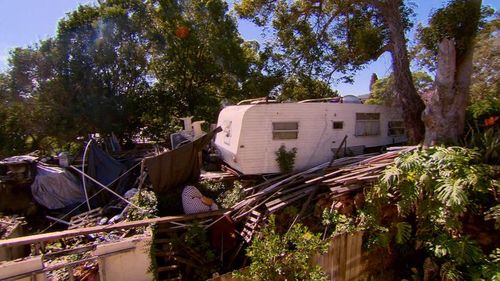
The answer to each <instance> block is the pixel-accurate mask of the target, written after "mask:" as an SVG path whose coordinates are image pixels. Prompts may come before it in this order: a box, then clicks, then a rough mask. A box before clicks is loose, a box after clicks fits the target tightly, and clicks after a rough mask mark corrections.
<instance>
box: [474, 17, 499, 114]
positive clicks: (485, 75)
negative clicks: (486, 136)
mask: <svg viewBox="0 0 500 281" xmlns="http://www.w3.org/2000/svg"><path fill="white" fill-rule="evenodd" d="M498 34H500V13H497V14H496V15H495V17H494V19H492V20H491V21H489V22H488V23H486V25H485V26H484V28H482V29H481V31H480V32H479V33H478V35H477V38H476V41H475V48H474V58H473V67H474V71H473V73H472V81H471V82H472V84H471V87H470V106H469V108H468V111H470V112H471V113H472V116H473V117H474V119H478V120H479V119H481V118H484V117H489V116H493V115H500V62H499V61H498V59H497V57H498V53H500V46H499V45H498Z"/></svg>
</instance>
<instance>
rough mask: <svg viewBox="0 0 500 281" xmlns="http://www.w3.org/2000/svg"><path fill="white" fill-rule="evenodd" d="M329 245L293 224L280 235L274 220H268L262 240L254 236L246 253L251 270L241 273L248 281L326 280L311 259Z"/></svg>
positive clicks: (325, 249) (324, 250)
mask: <svg viewBox="0 0 500 281" xmlns="http://www.w3.org/2000/svg"><path fill="white" fill-rule="evenodd" d="M327 249H328V242H327V241H322V240H321V238H320V236H319V234H313V233H311V232H309V231H308V229H307V228H306V227H305V226H303V225H301V224H295V225H294V226H293V227H292V228H291V229H290V231H288V232H286V233H285V234H283V235H281V234H279V233H278V232H277V231H276V227H275V217H274V216H271V217H270V219H269V225H268V226H266V227H265V228H264V229H263V231H262V233H261V236H260V237H258V236H255V237H254V239H253V240H252V244H251V245H250V247H249V248H248V249H247V256H248V257H250V259H251V264H250V268H249V270H248V271H246V272H244V273H242V275H243V276H241V277H243V278H245V279H248V280H327V279H326V274H325V273H324V272H323V271H322V270H321V268H320V267H319V266H317V265H312V263H311V259H312V257H313V255H315V254H317V253H325V252H326V251H327Z"/></svg>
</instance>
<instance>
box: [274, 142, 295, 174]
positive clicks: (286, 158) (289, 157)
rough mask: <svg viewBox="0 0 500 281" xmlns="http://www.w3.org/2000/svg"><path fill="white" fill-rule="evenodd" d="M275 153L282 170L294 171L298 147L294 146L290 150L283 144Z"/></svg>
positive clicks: (284, 171) (286, 171) (285, 171)
mask: <svg viewBox="0 0 500 281" xmlns="http://www.w3.org/2000/svg"><path fill="white" fill-rule="evenodd" d="M275 154H276V162H278V166H279V168H280V171H281V172H282V173H284V174H286V173H290V172H292V171H293V167H294V165H295V156H296V155H297V148H296V147H294V148H292V149H290V150H287V149H286V146H285V145H284V144H282V145H281V146H280V148H279V149H278V150H277V151H276V153H275Z"/></svg>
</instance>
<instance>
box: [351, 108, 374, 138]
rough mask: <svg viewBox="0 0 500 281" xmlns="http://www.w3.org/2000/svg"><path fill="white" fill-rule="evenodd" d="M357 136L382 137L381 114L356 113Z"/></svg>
mask: <svg viewBox="0 0 500 281" xmlns="http://www.w3.org/2000/svg"><path fill="white" fill-rule="evenodd" d="M355 135H356V136H378V135H380V113H356V132H355Z"/></svg>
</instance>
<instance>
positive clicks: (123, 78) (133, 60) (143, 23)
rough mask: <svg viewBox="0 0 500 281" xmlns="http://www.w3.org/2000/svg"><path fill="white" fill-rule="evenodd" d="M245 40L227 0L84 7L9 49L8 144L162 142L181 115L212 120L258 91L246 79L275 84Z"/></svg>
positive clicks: (4, 81) (108, 2) (21, 147)
mask: <svg viewBox="0 0 500 281" xmlns="http://www.w3.org/2000/svg"><path fill="white" fill-rule="evenodd" d="M243 43H244V42H243V40H242V39H241V37H240V36H239V34H238V32H237V28H236V22H235V19H234V18H233V17H231V16H230V15H229V14H228V7H227V4H226V3H225V2H223V1H221V0H196V1H188V2H176V1H140V0H131V1H125V0H105V1H99V3H97V4H95V5H81V6H79V7H78V9H76V10H75V11H73V12H70V13H68V14H67V16H66V17H65V18H63V19H61V20H60V21H59V23H58V29H57V34H56V36H55V37H54V38H49V39H47V40H43V41H40V42H39V43H38V44H35V45H34V46H30V47H26V48H16V49H14V50H12V51H11V53H10V57H9V66H10V68H9V70H8V72H7V73H5V74H4V73H2V74H1V76H0V95H1V97H2V98H4V97H5V98H6V99H5V101H7V100H8V102H5V104H2V105H1V106H0V117H4V118H2V121H1V122H0V144H1V145H2V150H4V151H5V153H4V154H9V155H10V154H17V153H19V152H20V151H23V152H24V151H26V150H28V151H29V150H34V149H39V148H42V149H44V150H57V149H60V146H64V145H65V143H67V142H72V141H74V140H75V139H76V138H77V137H81V136H86V135H88V134H89V133H100V134H102V135H107V134H110V133H111V132H115V134H116V135H117V136H118V138H121V139H122V140H126V139H129V138H131V137H133V136H134V135H135V134H138V133H142V134H143V136H145V137H150V138H152V139H154V140H161V139H164V138H165V137H166V136H167V134H168V133H169V132H170V131H172V130H173V126H172V125H173V124H174V122H176V120H177V119H176V117H183V116H194V117H195V119H204V120H207V121H209V122H212V121H214V120H215V118H216V116H217V113H218V111H219V109H220V106H221V103H222V102H223V101H235V100H240V99H241V97H245V96H247V95H255V94H261V92H259V91H258V89H257V88H259V87H253V88H248V87H246V86H245V85H250V84H253V83H260V82H262V81H264V82H265V83H268V82H266V81H267V80H270V82H269V83H268V84H269V85H270V86H269V87H274V86H275V83H274V82H273V81H272V80H273V79H272V77H271V78H270V79H267V77H266V76H265V75H260V76H259V74H258V73H259V72H260V71H261V70H262V69H264V68H265V67H264V66H262V65H258V64H259V63H260V61H261V60H260V58H259V57H258V54H257V53H258V48H257V49H253V48H251V47H249V44H246V45H245V44H243ZM251 66H252V67H251ZM257 80H258V81H260V82H255V81H257ZM259 85H260V84H259ZM243 89H244V90H245V93H243V92H242V91H243ZM249 91H250V92H249ZM266 94H267V93H266ZM7 97H8V99H7ZM28 139H29V142H28V143H27V142H26V140H28ZM42 141H44V142H46V143H47V142H48V141H50V145H48V146H47V147H48V148H47V149H46V148H44V147H40V146H39V145H41V144H43V143H41V142H42ZM56 144H57V145H58V146H59V147H56V146H53V145H56Z"/></svg>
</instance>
